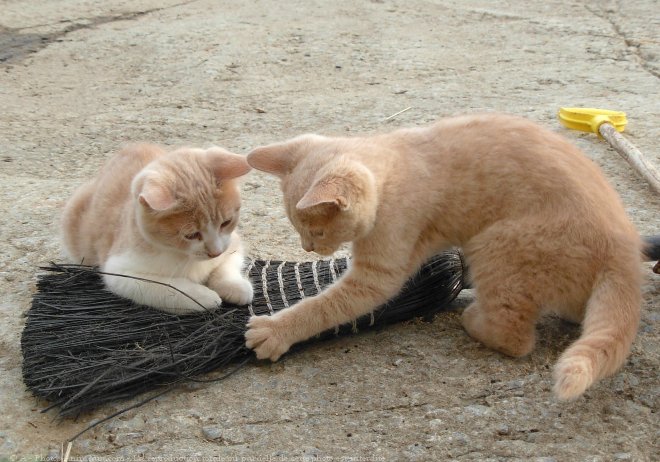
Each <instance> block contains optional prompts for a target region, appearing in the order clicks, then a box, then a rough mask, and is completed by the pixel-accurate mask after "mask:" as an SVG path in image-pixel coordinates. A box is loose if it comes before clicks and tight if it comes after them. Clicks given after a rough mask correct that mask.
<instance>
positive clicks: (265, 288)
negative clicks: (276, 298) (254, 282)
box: [261, 260, 275, 314]
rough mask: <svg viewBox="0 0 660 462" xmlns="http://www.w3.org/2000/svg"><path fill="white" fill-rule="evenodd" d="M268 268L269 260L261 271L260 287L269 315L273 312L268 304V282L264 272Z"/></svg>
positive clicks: (271, 306)
mask: <svg viewBox="0 0 660 462" xmlns="http://www.w3.org/2000/svg"><path fill="white" fill-rule="evenodd" d="M269 267H270V260H268V261H267V262H266V264H265V265H264V267H263V269H262V270H261V287H262V288H263V291H264V298H265V299H266V305H268V311H269V312H270V314H273V313H275V310H273V305H271V303H270V297H269V296H268V280H267V279H266V271H268V268H269Z"/></svg>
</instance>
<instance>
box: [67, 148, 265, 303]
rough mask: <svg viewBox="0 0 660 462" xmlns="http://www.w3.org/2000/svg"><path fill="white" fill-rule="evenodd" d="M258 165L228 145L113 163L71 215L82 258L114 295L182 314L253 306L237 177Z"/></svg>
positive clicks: (81, 193)
mask: <svg viewBox="0 0 660 462" xmlns="http://www.w3.org/2000/svg"><path fill="white" fill-rule="evenodd" d="M248 171H250V166H249V165H248V164H247V162H246V161H245V158H244V157H243V156H239V155H237V154H231V153H229V152H227V151H225V150H224V149H221V148H211V149H208V150H202V149H179V150H176V151H173V152H165V151H164V150H162V149H161V148H159V147H157V146H153V145H148V144H140V145H133V146H129V147H127V148H126V149H124V150H122V151H121V152H119V153H118V154H117V155H115V156H114V157H112V158H111V159H110V160H109V161H108V162H107V163H106V165H105V166H104V167H103V168H102V169H101V171H100V172H99V174H98V175H97V177H96V178H95V179H93V180H92V181H90V182H89V183H87V184H84V185H83V186H81V187H80V188H79V189H78V190H77V191H76V192H75V193H74V195H73V197H72V198H71V199H70V200H69V202H68V203H67V205H66V207H65V209H64V216H63V226H62V230H63V238H64V247H65V250H66V252H67V253H68V255H69V257H70V258H71V260H72V261H75V262H78V263H79V262H81V261H82V262H83V263H85V264H88V265H98V266H100V267H101V270H102V271H104V272H108V273H117V274H124V275H129V276H135V277H139V278H145V279H150V280H155V281H159V282H162V283H165V284H169V285H171V286H173V287H175V288H176V289H179V290H181V291H183V292H185V293H186V294H188V295H189V296H190V297H192V298H193V299H194V300H191V299H190V298H188V297H186V296H185V295H183V294H181V293H180V292H178V291H176V290H174V289H172V288H169V287H166V286H163V285H160V284H154V283H149V282H139V281H136V280H134V279H129V278H124V277H118V276H108V275H105V276H104V277H103V278H104V281H105V284H106V286H107V287H108V289H109V290H110V291H112V292H114V293H116V294H117V295H120V296H122V297H126V298H129V299H131V300H133V301H135V302H137V303H141V304H144V305H149V306H152V307H155V308H159V309H161V310H163V311H167V312H169V313H176V314H186V313H191V312H197V311H203V310H204V309H206V308H215V307H216V306H218V305H219V304H220V303H221V301H222V300H221V298H220V297H222V298H223V299H224V300H226V301H229V302H232V303H238V304H246V303H249V302H250V301H252V286H251V285H250V282H249V281H247V280H246V279H245V278H244V277H243V276H242V275H241V267H242V265H243V251H242V247H241V243H240V239H239V236H238V235H237V234H236V232H235V231H234V229H235V228H236V224H237V223H238V212H239V208H240V196H239V191H238V186H237V184H236V181H235V180H234V178H237V177H239V176H241V175H245V174H246V173H247V172H248Z"/></svg>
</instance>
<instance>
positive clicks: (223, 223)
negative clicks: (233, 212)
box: [220, 220, 231, 228]
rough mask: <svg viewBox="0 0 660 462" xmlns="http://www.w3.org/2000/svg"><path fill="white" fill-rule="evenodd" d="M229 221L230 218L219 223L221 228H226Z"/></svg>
mask: <svg viewBox="0 0 660 462" xmlns="http://www.w3.org/2000/svg"><path fill="white" fill-rule="evenodd" d="M230 223H231V220H225V221H223V222H222V223H221V224H220V227H221V228H226V227H227V226H229V224H230Z"/></svg>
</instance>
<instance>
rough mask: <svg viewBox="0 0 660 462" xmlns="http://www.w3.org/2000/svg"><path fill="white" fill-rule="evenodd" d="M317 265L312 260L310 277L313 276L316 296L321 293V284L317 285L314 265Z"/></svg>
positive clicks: (317, 274)
mask: <svg viewBox="0 0 660 462" xmlns="http://www.w3.org/2000/svg"><path fill="white" fill-rule="evenodd" d="M317 263H318V261H317V260H314V261H313V262H312V276H314V285H315V286H316V294H317V295H318V294H320V293H321V284H319V273H318V271H317V270H316V264H317Z"/></svg>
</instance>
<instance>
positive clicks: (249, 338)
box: [245, 316, 292, 361]
mask: <svg viewBox="0 0 660 462" xmlns="http://www.w3.org/2000/svg"><path fill="white" fill-rule="evenodd" d="M273 318H274V317H273V316H252V317H251V318H250V320H249V321H248V323H247V327H248V330H247V332H246V333H245V345H246V346H247V347H248V348H252V349H254V352H255V353H256V354H257V358H259V359H270V360H271V361H277V360H278V359H279V358H280V356H282V355H283V354H284V353H286V352H287V351H289V348H291V345H292V343H291V342H289V341H288V340H287V339H286V336H285V335H283V334H284V333H285V331H284V330H283V329H282V327H281V326H280V325H279V324H278V320H277V319H273Z"/></svg>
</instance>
